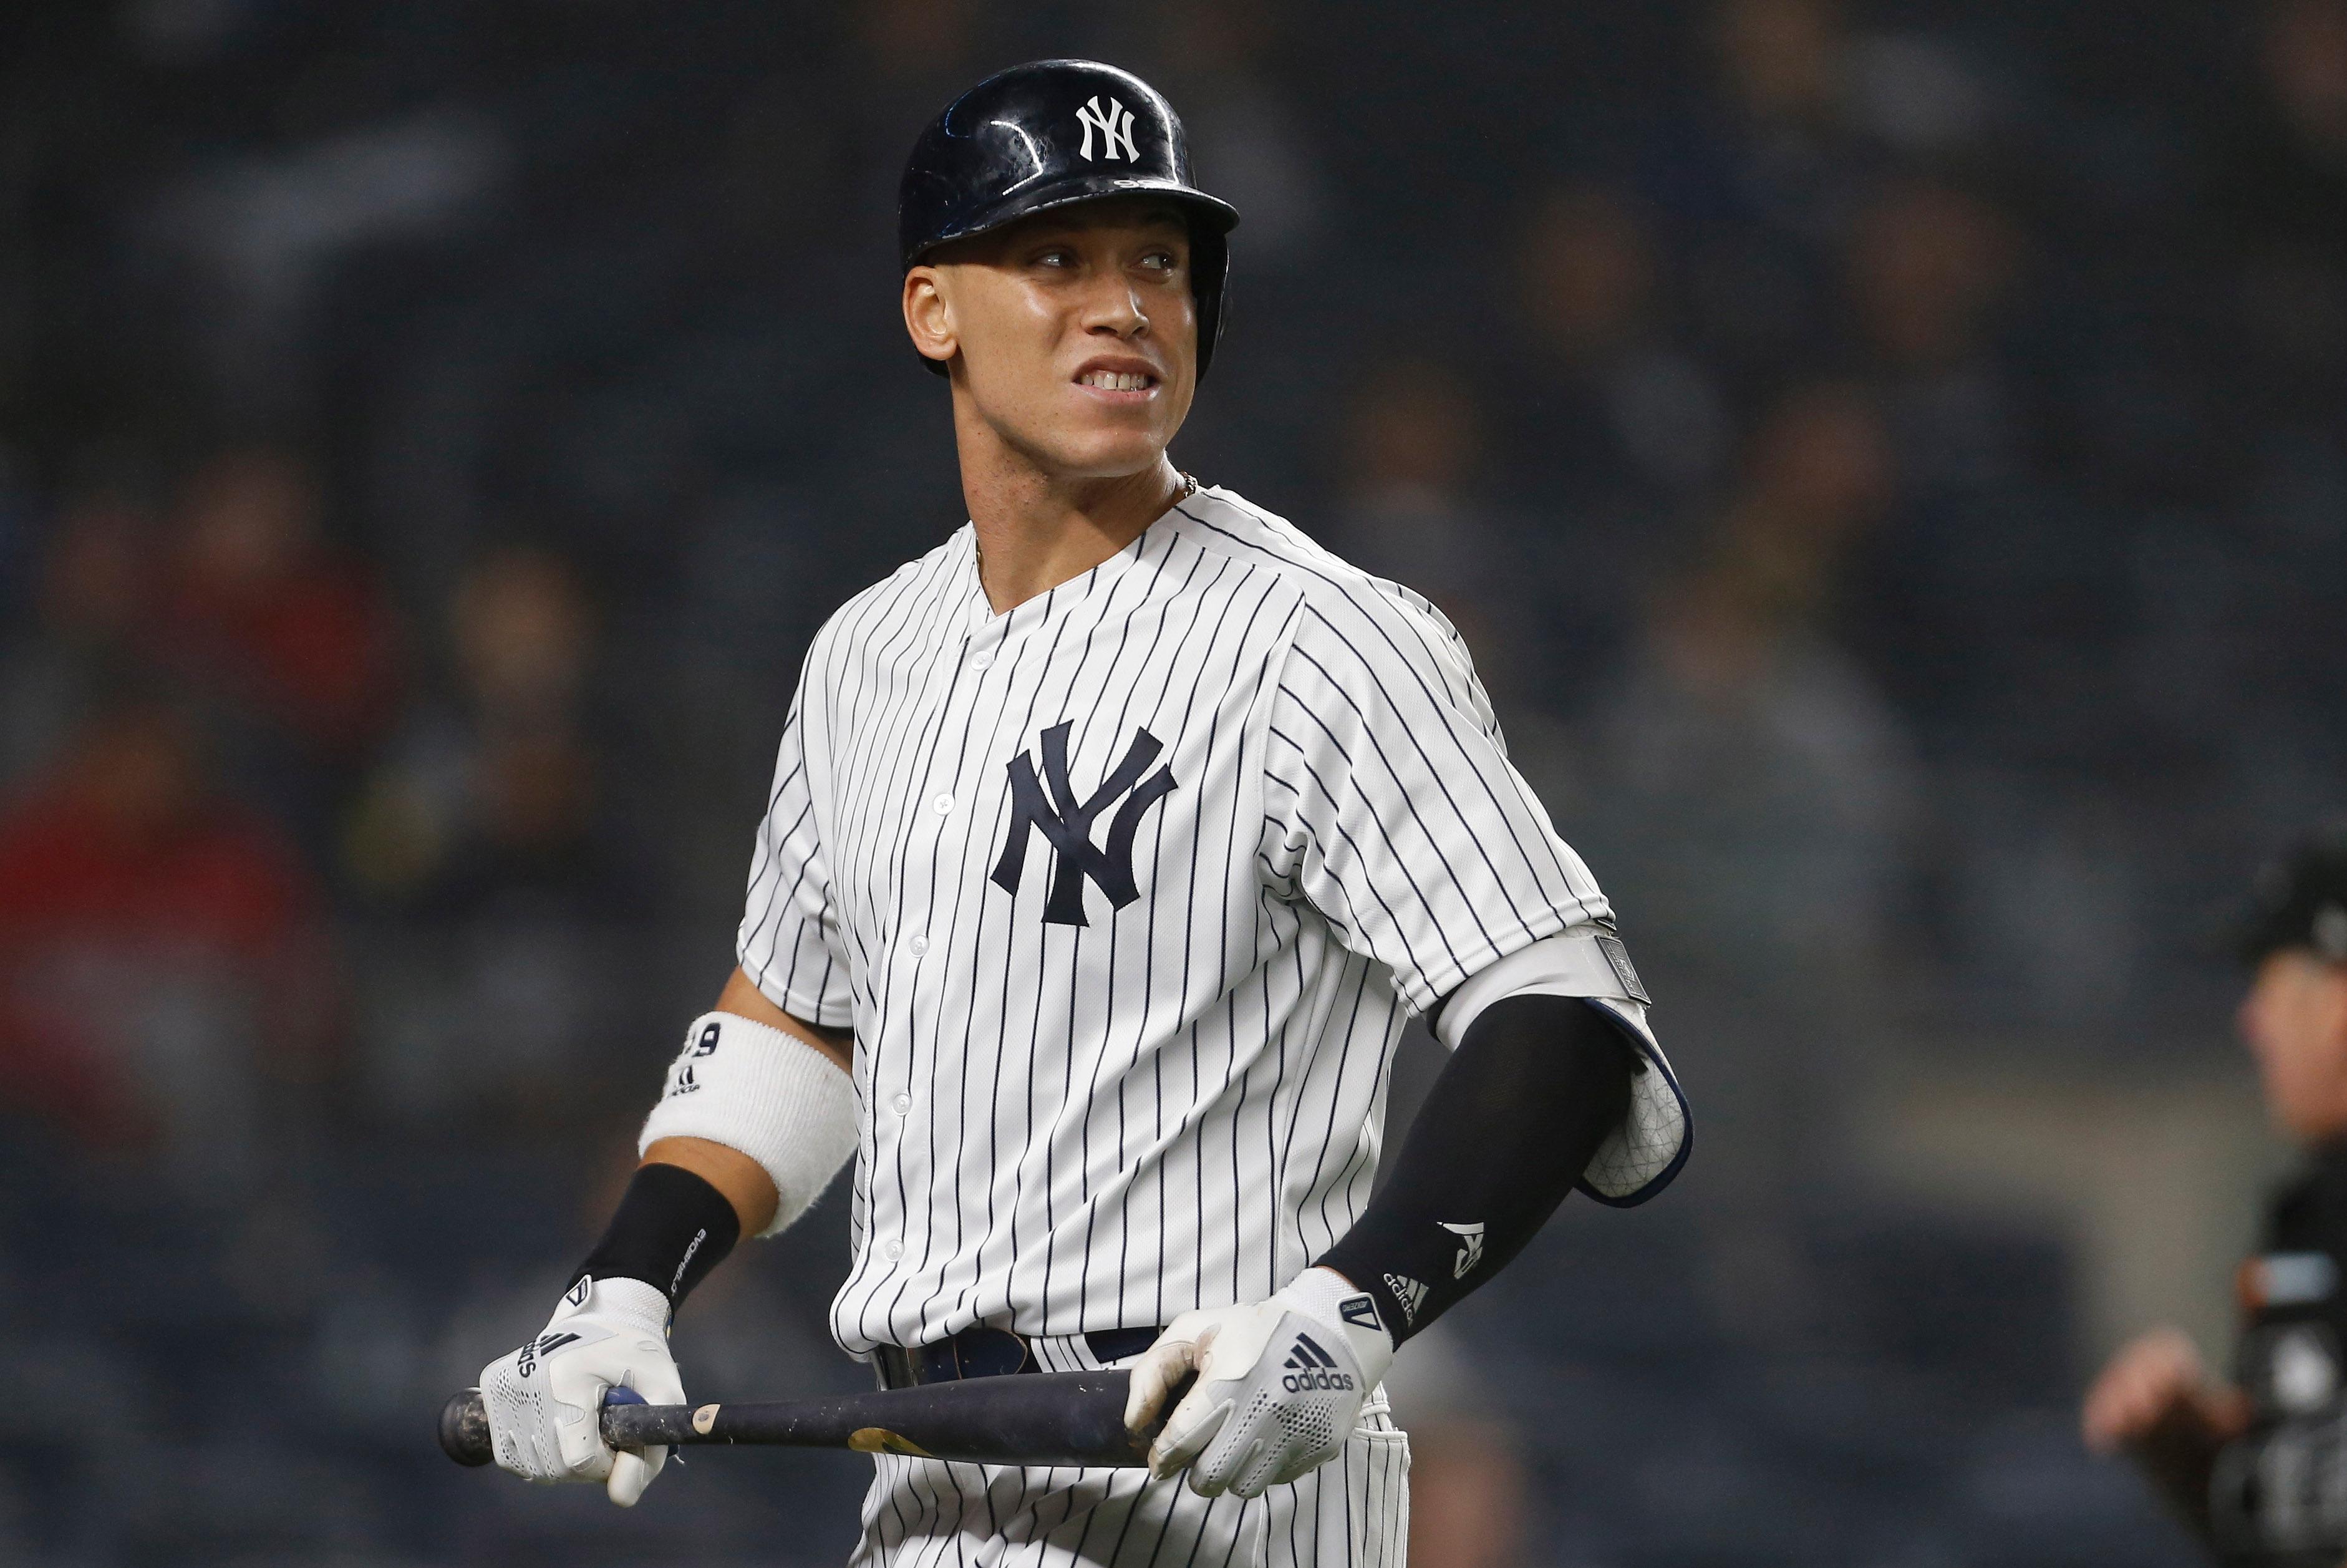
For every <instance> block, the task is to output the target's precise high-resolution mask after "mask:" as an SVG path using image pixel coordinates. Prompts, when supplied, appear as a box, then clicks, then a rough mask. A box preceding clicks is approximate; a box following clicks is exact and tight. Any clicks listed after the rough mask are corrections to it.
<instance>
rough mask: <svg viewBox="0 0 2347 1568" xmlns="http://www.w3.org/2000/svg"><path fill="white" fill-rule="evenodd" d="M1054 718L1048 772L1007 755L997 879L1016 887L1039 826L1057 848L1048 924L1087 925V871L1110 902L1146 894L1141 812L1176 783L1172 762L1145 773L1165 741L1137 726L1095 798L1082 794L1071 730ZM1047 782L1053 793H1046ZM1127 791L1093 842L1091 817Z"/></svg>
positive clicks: (1046, 751)
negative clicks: (1006, 804) (1139, 844)
mask: <svg viewBox="0 0 2347 1568" xmlns="http://www.w3.org/2000/svg"><path fill="white" fill-rule="evenodd" d="M1071 727H1072V726H1071V725H1070V724H1066V723H1061V724H1054V725H1052V726H1051V728H1050V729H1048V730H1046V731H1044V732H1043V775H1042V778H1041V779H1040V780H1039V779H1038V778H1037V777H1036V776H1035V762H1034V759H1033V757H1032V756H1030V754H1029V753H1026V752H1021V753H1019V754H1018V755H1017V756H1015V757H1013V758H1011V759H1010V837H1009V838H1008V839H1006V840H1005V841H1004V842H1003V845H1002V858H1001V859H999V860H998V861H996V862H995V865H994V877H993V880H994V883H995V886H999V887H1000V888H1001V889H1002V890H1003V891H1004V892H1006V893H1011V894H1016V893H1017V892H1018V891H1019V879H1020V874H1021V873H1023V872H1024V871H1025V870H1026V868H1027V830H1028V829H1029V828H1030V827H1032V828H1040V830H1041V831H1042V834H1043V838H1044V841H1045V842H1046V843H1048V844H1049V845H1051V849H1052V852H1053V853H1054V854H1056V855H1057V856H1059V862H1058V865H1057V866H1055V867H1054V868H1053V870H1052V874H1051V897H1050V898H1048V899H1047V900H1046V901H1045V902H1044V905H1043V920H1044V923H1045V924H1046V925H1051V926H1089V925H1091V924H1092V922H1091V921H1089V920H1087V919H1085V918H1084V878H1086V877H1088V876H1089V877H1090V878H1092V882H1093V883H1094V884H1095V885H1096V886H1099V888H1100V890H1101V891H1102V893H1105V894H1107V895H1108V902H1109V907H1110V908H1112V909H1122V908H1123V907H1125V906H1126V905H1127V904H1130V903H1132V902H1133V900H1134V899H1135V898H1138V897H1141V889H1140V888H1139V887H1137V886H1134V885H1133V835H1134V834H1135V833H1137V832H1139V831H1140V829H1141V816H1142V814H1143V812H1145V811H1147V810H1148V809H1149V808H1150V807H1151V806H1153V805H1154V804H1157V802H1159V801H1160V800H1163V798H1164V797H1165V796H1167V795H1169V794H1173V791H1174V790H1175V789H1176V788H1177V787H1179V786H1177V785H1176V784H1174V783H1173V770H1172V769H1171V768H1159V769H1158V770H1157V771H1156V772H1155V773H1153V774H1149V776H1148V777H1147V778H1146V779H1144V778H1143V777H1142V776H1141V775H1142V774H1144V773H1147V772H1148V769H1149V764H1151V763H1153V762H1155V761H1156V760H1157V753H1159V752H1161V751H1163V750H1164V749H1165V743H1163V741H1160V740H1159V739H1158V738H1157V737H1156V736H1154V735H1153V734H1151V733H1149V732H1148V731H1147V730H1135V731H1134V732H1133V743H1132V744H1131V745H1129V746H1127V747H1126V748H1125V751H1124V760H1123V761H1122V762H1121V763H1119V764H1116V769H1115V771H1114V772H1112V773H1111V774H1109V775H1108V777H1107V778H1106V779H1104V780H1102V783H1101V786H1100V788H1099V789H1097V790H1094V791H1093V792H1092V795H1091V797H1090V798H1088V799H1086V800H1083V801H1081V802H1080V801H1078V800H1077V799H1076V792H1075V789H1074V787H1073V786H1072V785H1071V784H1069V783H1068V731H1069V730H1070V729H1071ZM1046 784H1049V786H1050V791H1051V793H1050V794H1045V793H1044V789H1045V785H1046ZM1119 797H1122V800H1123V803H1124V804H1122V805H1119V806H1118V807H1117V808H1116V815H1115V817H1114V818H1113V819H1112V820H1111V822H1110V823H1109V827H1108V847H1107V848H1105V849H1102V848H1101V847H1099V846H1097V845H1094V844H1093V843H1092V822H1093V819H1095V818H1096V817H1098V816H1099V815H1100V814H1101V813H1102V812H1103V811H1105V810H1107V809H1108V806H1109V803H1110V802H1112V801H1114V800H1117V799H1118V798H1119Z"/></svg>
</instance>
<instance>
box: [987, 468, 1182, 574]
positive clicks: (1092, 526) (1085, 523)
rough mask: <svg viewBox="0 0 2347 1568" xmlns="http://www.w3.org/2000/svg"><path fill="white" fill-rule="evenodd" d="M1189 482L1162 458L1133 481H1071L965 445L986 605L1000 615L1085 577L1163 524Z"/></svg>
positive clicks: (1132, 477)
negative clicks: (1145, 531) (1158, 523)
mask: <svg viewBox="0 0 2347 1568" xmlns="http://www.w3.org/2000/svg"><path fill="white" fill-rule="evenodd" d="M973 456H976V460H975V461H973ZM1186 483H1187V482H1186V481H1185V480H1184V478H1183V477H1182V476H1181V475H1180V474H1179V473H1178V472H1176V471H1175V469H1174V467H1173V464H1171V463H1169V462H1167V461H1166V460H1165V459H1164V458H1163V457H1160V458H1159V459H1158V460H1157V464H1156V466H1154V467H1151V468H1144V469H1143V470H1142V471H1141V472H1139V473H1137V474H1126V475H1121V476H1118V477H1113V478H1092V477H1085V478H1072V477H1067V476H1064V475H1053V474H1051V473H1048V472H1046V471H1044V470H1043V469H1042V468H1040V467H1039V466H1037V465H1035V464H1034V463H1033V462H1032V461H1030V460H1029V459H1027V458H1026V457H1024V456H1022V455H1020V454H1018V453H1014V452H1011V451H1010V450H1008V449H1007V448H1005V447H1003V446H1000V445H999V444H995V445H994V446H993V449H992V450H991V451H989V452H986V453H983V454H982V455H974V454H972V453H971V452H970V451H969V448H968V446H965V447H964V450H963V453H962V498H963V500H964V501H965V502H967V503H968V505H969V520H970V525H971V527H972V528H974V529H975V530H976V531H977V534H978V580H979V584H980V586H982V587H983V588H984V589H986V599H987V602H988V603H989V604H990V605H992V606H993V607H994V610H995V613H996V614H998V615H999V614H1000V613H1002V612H1003V611H1005V610H1010V609H1011V608H1013V607H1014V606H1017V605H1020V604H1024V603H1025V602H1026V601H1027V600H1030V599H1032V598H1034V597H1035V596H1036V595H1037V594H1039V593H1047V592H1049V591H1050V590H1051V589H1055V588H1057V587H1059V586H1060V585H1061V583H1063V582H1070V581H1072V580H1073V579H1077V578H1080V577H1081V576H1083V574H1084V573H1086V572H1088V571H1090V570H1092V568H1094V567H1096V566H1098V565H1100V564H1101V562H1102V561H1104V560H1106V559H1109V558H1110V557H1111V556H1113V555H1115V554H1116V553H1117V552H1118V551H1119V550H1121V549H1122V548H1124V547H1125V546H1127V545H1129V544H1131V543H1132V542H1133V540H1134V539H1137V538H1140V537H1141V534H1142V531H1143V529H1145V528H1148V527H1149V525H1150V524H1152V523H1153V522H1155V521H1156V520H1157V519H1158V518H1162V517H1163V516H1164V515H1165V510H1166V508H1167V507H1171V506H1172V505H1173V503H1174V502H1175V501H1177V500H1179V499H1180V498H1181V497H1182V493H1183V490H1184V488H1185V487H1186Z"/></svg>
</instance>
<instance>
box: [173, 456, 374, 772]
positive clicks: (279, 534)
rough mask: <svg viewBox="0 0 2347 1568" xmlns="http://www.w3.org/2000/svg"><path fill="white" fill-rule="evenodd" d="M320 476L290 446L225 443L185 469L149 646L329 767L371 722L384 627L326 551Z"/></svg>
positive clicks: (225, 705)
mask: <svg viewBox="0 0 2347 1568" xmlns="http://www.w3.org/2000/svg"><path fill="white" fill-rule="evenodd" d="M322 508H323V498H322V497H321V495H320V492H319V489H318V482H317V479H316V477H315V476H313V474H312V473H311V472H310V471H309V469H308V468H307V467H306V466H304V465H303V464H302V462H301V460H300V459H298V458H296V457H295V456H292V454H291V453H289V452H285V451H282V450H280V449H276V448H272V447H247V448H240V449H235V450H231V451H227V452H223V453H221V454H220V455H219V456H215V457H213V458H211V459H210V460H209V461H208V462H206V463H205V464H203V465H202V466H200V467H199V468H198V469H197V470H196V472H195V474H194V475H193V476H192V477H190V480H189V481H188V484H187V486H186V487H185V489H184V491H183V493H182V495H181V497H180V499H179V508H178V514H177V516H176V518H175V519H174V528H175V533H176V538H175V540H174V548H175V551H176V555H175V559H174V561H173V576H172V580H171V582H170V584H169V589H168V591H167V593H166V595H165V598H164V600H163V604H162V609H161V615H160V619H159V628H158V632H157V638H156V641H157V645H158V649H159V652H160V653H161V655H162V657H163V659H164V661H165V662H166V665H167V667H168V668H169V670H170V671H172V672H173V673H174V674H175V675H176V676H178V677H179V678H180V679H182V680H184V681H186V682H188V683H189V684H190V686H191V687H192V688H193V689H194V690H195V691H197V692H201V693H203V694H204V695H205V696H206V697H207V698H209V699H210V700H211V701H213V702H217V703H219V704H220V706H221V707H222V709H223V710H224V711H225V712H227V713H228V714H230V715H231V716H232V717H233V718H235V719H236V720H239V721H241V722H242V723H245V724H248V725H251V726H253V727H255V728H257V729H258V730H260V731H261V732H263V733H265V734H266V735H268V736H269V737H270V738H272V739H282V741H283V742H284V743H288V744H289V745H290V746H291V748H292V751H293V753H294V755H295V756H296V757H298V758H299V759H301V760H302V761H305V762H313V763H331V764H339V763H346V762H349V761H352V760H354V759H355V758H356V757H358V756H359V755H360V754H361V753H363V751H364V748H365V746H366V745H367V744H368V743H371V742H372V741H374V739H375V738H377V737H378V736H379V735H380V734H381V733H382V732H383V728H384V723H385V722H386V721H387V720H388V719H389V718H390V716H391V714H392V712H393V708H392V698H393V694H394V691H395V681H394V671H393V662H392V658H393V638H392V626H391V620H390V618H389V615H388V614H387V612H386V610H385V609H384V605H383V603H382V600H380V598H379V597H378V595H377V593H376V590H375V589H374V585H373V583H372V582H371V581H370V580H369V579H368V576H367V574H366V573H365V572H364V570H363V569H360V568H359V567H358V566H356V565H355V564H354V563H353V562H351V561H348V560H345V559H338V558H337V557H336V555H335V554H334V553H333V551H332V550H331V549H330V548H328V546H327V543H326V541H325V538H324V537H323V532H322V528H321V516H320V514H321V510H322Z"/></svg>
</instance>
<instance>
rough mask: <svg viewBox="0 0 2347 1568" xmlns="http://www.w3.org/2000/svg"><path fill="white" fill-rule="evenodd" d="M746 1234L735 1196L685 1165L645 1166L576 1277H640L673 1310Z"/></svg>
mask: <svg viewBox="0 0 2347 1568" xmlns="http://www.w3.org/2000/svg"><path fill="white" fill-rule="evenodd" d="M741 1238H742V1219H741V1216H740V1215H738V1214H735V1213H734V1212H733V1202H732V1200H730V1199H728V1198H727V1197H726V1196H725V1194H723V1193H721V1192H719V1191H718V1190H717V1189H716V1188H715V1187H712V1186H711V1185H710V1184H708V1183H707V1182H706V1181H703V1180H702V1178H701V1177H699V1176H696V1175H694V1174H693V1173H692V1172H691V1171H688V1170H686V1169H684V1168H683V1167H682V1165H659V1164H653V1165H643V1166H640V1167H638V1169H637V1171H636V1173H635V1177H634V1179H633V1180H631V1181H630V1182H629V1183H628V1191H627V1193H626V1195H624V1196H623V1197H621V1198H620V1207H619V1210H618V1212H617V1213H615V1214H612V1216H611V1224H610V1228H609V1229H607V1230H605V1231H604V1233H603V1239H602V1240H601V1241H600V1242H598V1243H596V1244H595V1250H594V1251H593V1252H590V1253H589V1254H588V1255H587V1261H586V1262H584V1263H582V1264H580V1265H579V1267H578V1270H577V1272H576V1273H574V1274H572V1275H571V1276H570V1283H571V1284H573V1285H576V1284H578V1283H579V1280H580V1279H581V1278H582V1277H588V1276H591V1277H593V1278H596V1279H615V1278H616V1279H640V1280H642V1281H643V1282H644V1283H645V1284H647V1285H650V1286H652V1287H653V1288H654V1289H656V1290H661V1291H664V1292H666V1293H667V1296H668V1306H669V1310H670V1311H671V1312H674V1311H675V1310H676V1308H677V1307H678V1305H679V1304H680V1303H682V1301H683V1300H684V1298H685V1296H688V1295H689V1294H691V1293H692V1287H693V1286H696V1285H699V1284H700V1283H701V1282H702V1279H703V1278H704V1277H705V1276H707V1275H708V1273H709V1271H710V1270H711V1269H712V1268H714V1267H716V1266H717V1265H718V1262H719V1260H720V1259H722V1258H723V1257H724V1255H726V1254H727V1253H729V1252H732V1251H733V1244H734V1243H735V1242H737V1241H739V1240H740V1239H741Z"/></svg>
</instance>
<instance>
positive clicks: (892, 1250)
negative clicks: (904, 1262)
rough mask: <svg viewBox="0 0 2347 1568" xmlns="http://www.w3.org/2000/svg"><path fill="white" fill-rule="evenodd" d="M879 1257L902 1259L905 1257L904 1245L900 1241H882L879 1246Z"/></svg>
mask: <svg viewBox="0 0 2347 1568" xmlns="http://www.w3.org/2000/svg"><path fill="white" fill-rule="evenodd" d="M880 1255H882V1256H883V1257H902V1256H904V1255H905V1244H904V1243H903V1242H900V1241H884V1242H882V1243H881V1244H880Z"/></svg>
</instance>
